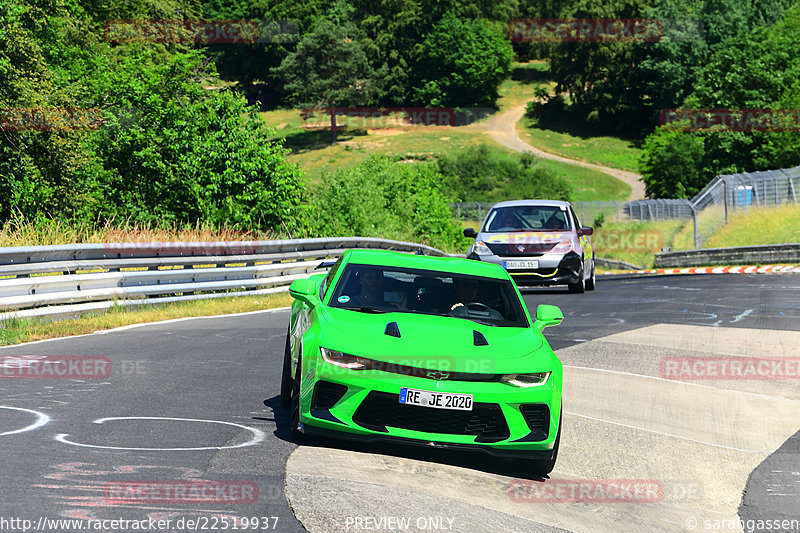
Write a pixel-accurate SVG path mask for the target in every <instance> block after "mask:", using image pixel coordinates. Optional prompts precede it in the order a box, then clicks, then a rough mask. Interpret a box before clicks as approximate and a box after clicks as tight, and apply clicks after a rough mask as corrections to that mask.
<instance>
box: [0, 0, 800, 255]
mask: <svg viewBox="0 0 800 533" xmlns="http://www.w3.org/2000/svg"><path fill="white" fill-rule="evenodd" d="M531 18H558V19H584V18H595V19H597V18H600V19H611V18H623V19H658V20H661V21H663V22H664V23H663V25H662V27H663V36H662V38H660V39H658V40H657V41H656V42H642V41H635V40H634V41H620V40H614V39H608V40H603V39H600V40H594V41H591V42H525V41H524V40H519V39H515V38H514V36H513V35H512V34H510V32H509V23H510V22H511V21H513V20H515V19H531ZM200 20H205V21H212V23H211V26H212V27H215V28H218V27H219V26H221V25H223V24H222V21H234V22H235V24H234V26H235V25H236V24H238V26H236V32H235V34H234V32H232V31H231V29H230V28H231V25H230V24H228V26H227V30H226V31H227V32H228V33H227V34H226V33H225V32H224V31H223V35H222V38H220V35H219V33H217V34H216V38H215V35H214V32H213V31H211V32H210V33H209V32H208V31H205V32H199V31H198V29H197V27H196V21H200ZM242 21H248V22H247V23H246V24H243V22H242ZM223 26H224V25H223ZM176 29H177V30H176ZM245 29H249V33H247V32H245V31H244V30H245ZM176 31H177V33H176ZM181 31H182V32H183V34H181ZM531 59H544V60H546V61H547V62H548V65H549V73H548V76H549V79H550V80H552V81H554V82H555V90H554V91H552V92H550V93H549V94H548V93H544V94H542V95H541V96H542V98H541V99H540V100H539V101H538V102H535V103H533V104H531V105H530V106H529V110H528V112H529V114H530V115H532V116H535V117H538V118H539V120H540V121H541V122H542V123H543V124H547V123H557V122H559V121H564V120H569V121H578V122H581V123H584V124H585V125H586V126H587V127H588V128H591V129H592V130H593V131H597V132H598V134H617V135H625V136H627V137H637V138H640V139H643V148H644V149H643V157H642V161H641V171H642V174H643V176H644V181H645V183H646V185H647V191H648V195H650V196H651V197H687V196H691V195H692V194H694V193H695V192H697V191H698V190H699V189H700V188H701V187H702V186H703V185H704V184H705V183H706V182H707V181H708V180H709V179H710V178H711V177H713V176H714V175H715V174H719V173H723V172H733V171H750V170H760V169H767V168H779V167H786V166H792V165H797V164H800V133H798V132H797V131H731V130H730V129H729V128H725V127H722V126H720V127H716V128H712V129H710V130H704V131H685V130H686V129H685V128H681V127H676V125H675V124H668V125H660V124H659V117H660V116H661V114H662V111H663V110H665V109H676V108H690V109H718V108H729V109H740V108H742V109H764V108H772V109H776V110H781V109H797V108H798V107H800V4H798V3H796V2H795V3H794V5H793V2H792V1H791V0H689V1H678V0H574V1H558V2H557V1H553V0H519V1H518V0H499V1H481V0H445V1H434V0H406V1H403V2H396V1H390V0H378V1H364V0H337V1H335V2H325V1H321V0H309V1H305V2H297V1H294V0H292V1H289V0H277V1H263V0H205V1H204V2H201V1H200V0H197V1H193V0H124V1H122V0H0V113H2V125H1V126H0V129H2V132H0V222H4V221H9V220H15V219H24V220H36V219H37V218H59V219H64V220H74V221H83V222H86V221H99V222H103V221H108V220H133V221H136V222H142V223H150V224H167V225H169V224H183V223H196V222H197V221H202V222H207V223H210V224H212V225H219V226H226V227H233V228H242V229H252V228H260V229H269V230H272V231H274V232H276V233H280V234H284V235H293V236H297V235H311V234H313V235H320V234H330V233H331V232H332V233H336V232H337V231H338V232H339V233H341V232H342V231H345V230H346V229H347V228H355V229H356V230H358V231H361V232H362V233H365V232H366V233H369V231H370V229H369V228H365V229H363V230H359V229H358V228H359V227H360V226H359V224H367V221H366V220H365V219H364V217H367V216H369V215H367V214H364V213H361V214H358V213H353V212H352V211H353V209H354V207H353V202H348V201H347V194H348V191H349V194H356V192H355V191H363V190H365V188H367V189H369V191H370V193H369V194H370V198H371V200H369V201H370V202H372V203H370V204H369V205H371V206H372V208H374V209H378V208H381V209H383V212H382V214H381V215H380V217H379V218H382V219H385V220H384V222H375V221H373V222H371V223H370V224H372V226H373V227H374V226H375V225H376V224H377V225H378V226H380V225H381V224H385V225H386V227H387V228H389V227H394V226H403V225H405V226H408V225H409V224H413V225H414V227H412V228H406V230H403V231H402V232H401V234H402V235H406V236H408V235H410V236H412V237H414V236H416V237H418V238H421V239H424V240H425V241H426V242H431V243H433V244H446V243H448V242H452V241H453V239H456V238H457V233H458V232H457V227H456V226H455V224H454V222H453V221H452V220H450V217H449V211H448V209H447V204H448V203H449V202H450V201H451V200H453V199H456V198H457V196H454V193H453V191H461V193H464V191H468V190H469V189H470V187H472V188H473V189H474V188H475V187H477V186H478V185H476V184H480V183H481V180H483V181H484V182H485V181H486V180H490V181H491V179H496V177H497V176H501V178H497V179H500V180H501V181H502V183H501V184H500V185H499V186H498V185H497V184H496V183H495V184H493V185H492V187H494V189H495V190H505V189H503V188H504V187H505V188H507V189H508V190H512V189H513V190H525V187H528V188H529V189H530V192H531V193H537V194H546V195H551V196H553V197H560V198H567V199H568V198H569V186H568V184H567V183H564V182H563V180H559V179H555V178H553V177H552V176H549V175H547V173H546V172H544V171H542V170H541V169H538V168H536V165H535V162H534V161H532V160H530V158H528V159H526V158H516V159H514V158H508V157H500V156H499V155H496V154H495V155H492V154H488V155H487V154H486V153H484V154H482V155H481V154H478V155H476V153H475V152H473V153H464V154H453V156H452V157H447V158H443V159H441V160H438V161H428V162H422V163H418V164H416V165H415V168H413V169H409V168H401V167H402V166H401V165H399V164H397V162H394V161H391V160H389V159H386V158H372V159H370V160H368V161H367V162H365V163H363V164H362V165H361V166H360V167H358V168H353V169H350V170H347V171H338V172H336V173H332V174H330V175H328V176H327V178H326V180H325V184H324V185H323V186H322V187H321V188H319V190H316V191H310V190H309V187H308V185H307V184H306V180H305V179H304V174H303V172H302V169H300V168H299V167H297V166H296V165H293V164H290V163H289V162H288V161H287V150H286V149H285V148H284V147H283V146H282V144H281V143H280V142H276V141H274V140H270V139H272V138H273V136H274V129H273V128H272V127H271V126H270V125H268V124H266V123H265V122H264V121H263V119H261V118H260V117H259V115H258V114H257V113H256V112H257V111H258V110H265V109H273V108H276V107H297V108H302V107H332V106H351V107H355V106H388V107H392V106H417V107H424V106H430V107H441V106H447V107H462V108H464V107H477V106H484V107H486V106H488V107H491V106H493V105H495V103H496V101H497V99H498V87H499V85H500V84H501V83H502V82H503V80H505V79H507V78H508V77H509V75H510V73H511V67H512V64H513V62H514V61H527V60H531ZM59 125H60V126H59ZM678 126H680V125H678ZM482 150H488V149H487V148H485V147H484V148H482ZM481 173H483V174H481ZM522 178H525V179H527V182H525V181H524V180H523V179H522ZM445 184H446V185H445ZM486 186H487V187H489V185H486ZM498 187H499V188H498ZM476 190H477V189H476ZM487 190H489V189H485V190H484V191H487ZM479 192H480V191H479ZM462 197H463V195H462ZM489 197H491V195H487V198H489ZM367 203H368V202H367ZM367 203H364V205H367ZM332 206H334V207H332ZM362 207H363V206H362ZM375 212H377V211H375V210H373V211H372V213H375ZM347 217H350V218H347ZM353 217H355V218H353ZM359 217H360V218H359ZM356 219H358V220H356ZM367 225H369V224H367ZM415 228H418V229H415ZM393 231H394V230H393ZM398 231H400V229H398ZM373 232H374V228H373ZM409 232H410V233H409Z"/></svg>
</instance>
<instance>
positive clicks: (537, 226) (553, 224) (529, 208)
mask: <svg viewBox="0 0 800 533" xmlns="http://www.w3.org/2000/svg"><path fill="white" fill-rule="evenodd" d="M569 229H570V225H569V217H568V216H567V208H566V207H563V206H558V205H515V206H508V207H498V208H495V209H492V211H491V212H490V213H489V216H488V217H487V219H486V226H485V227H484V230H483V231H485V232H488V233H500V232H503V231H539V230H545V231H546V230H551V231H559V230H560V231H566V230H569Z"/></svg>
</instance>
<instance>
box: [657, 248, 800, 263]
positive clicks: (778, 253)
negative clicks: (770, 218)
mask: <svg viewBox="0 0 800 533" xmlns="http://www.w3.org/2000/svg"><path fill="white" fill-rule="evenodd" d="M770 263H800V244H760V245H756V246H738V247H734V248H701V249H699V250H685V251H680V252H662V253H657V254H656V256H655V267H656V268H669V267H692V266H713V265H759V264H770Z"/></svg>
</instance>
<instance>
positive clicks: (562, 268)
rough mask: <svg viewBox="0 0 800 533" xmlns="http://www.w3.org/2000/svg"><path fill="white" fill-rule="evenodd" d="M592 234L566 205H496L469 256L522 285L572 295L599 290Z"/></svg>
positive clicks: (473, 233) (469, 230)
mask: <svg viewBox="0 0 800 533" xmlns="http://www.w3.org/2000/svg"><path fill="white" fill-rule="evenodd" d="M593 232H594V230H593V229H592V228H590V227H588V226H582V225H581V223H580V221H579V220H578V216H577V215H576V214H575V211H574V210H573V209H572V206H571V205H570V204H569V203H568V202H561V201H555V200H515V201H509V202H500V203H499V204H495V205H494V206H492V209H491V210H490V211H489V213H488V214H487V215H486V219H485V220H484V221H483V224H482V225H481V228H480V231H478V232H476V231H475V230H474V229H472V228H467V229H465V230H464V235H465V236H467V237H472V238H474V239H475V243H474V244H473V245H472V246H470V248H469V250H468V251H467V257H468V258H470V259H475V260H478V261H487V262H490V263H496V264H498V265H501V266H502V267H503V268H505V269H506V270H508V273H509V274H511V277H512V278H513V279H514V281H515V282H516V283H517V285H518V286H526V285H567V287H568V288H569V291H570V292H583V291H584V290H590V291H591V290H594V288H595V265H594V250H593V249H592V242H591V240H590V239H589V235H591V234H592V233H593Z"/></svg>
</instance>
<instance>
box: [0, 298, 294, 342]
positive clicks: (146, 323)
mask: <svg viewBox="0 0 800 533" xmlns="http://www.w3.org/2000/svg"><path fill="white" fill-rule="evenodd" d="M289 309H290V308H289V307H275V308H273V309H260V310H258V311H246V312H244V313H231V314H230V315H211V316H186V317H183V318H170V319H169V320H160V321H158V322H142V323H141V324H129V325H127V326H120V327H118V328H114V329H105V330H101V331H95V332H93V333H84V334H83V335H70V336H67V337H55V338H52V339H42V340H38V341H30V342H21V343H19V344H9V345H7V346H0V350H3V349H14V348H19V347H20V346H29V345H31V344H39V343H42V342H53V341H63V340H72V339H79V338H81V337H90V336H92V335H105V334H107V333H114V332H115V331H123V330H126V329H133V328H139V327H142V326H155V325H158V324H169V323H170V322H181V321H184V320H197V319H200V318H229V317H234V316H244V315H254V314H256V313H274V312H277V311H287V310H289Z"/></svg>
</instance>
